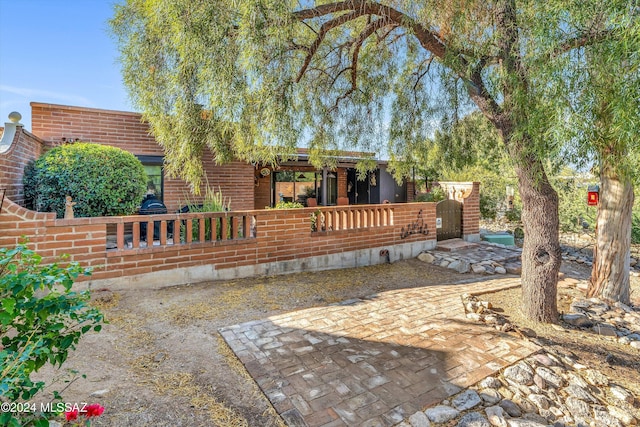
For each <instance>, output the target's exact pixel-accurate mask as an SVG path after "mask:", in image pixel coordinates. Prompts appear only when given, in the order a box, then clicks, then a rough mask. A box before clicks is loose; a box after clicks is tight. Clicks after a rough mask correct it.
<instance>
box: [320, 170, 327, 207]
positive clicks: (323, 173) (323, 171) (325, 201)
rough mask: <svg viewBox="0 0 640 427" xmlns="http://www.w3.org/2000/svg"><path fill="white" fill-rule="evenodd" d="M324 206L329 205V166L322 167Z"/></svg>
mask: <svg viewBox="0 0 640 427" xmlns="http://www.w3.org/2000/svg"><path fill="white" fill-rule="evenodd" d="M321 205H322V206H327V168H322V203H321Z"/></svg>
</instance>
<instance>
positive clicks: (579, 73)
mask: <svg viewBox="0 0 640 427" xmlns="http://www.w3.org/2000/svg"><path fill="white" fill-rule="evenodd" d="M558 3H559V4H554V5H553V6H555V7H556V11H558V8H559V7H566V5H565V4H562V3H561V2H558ZM549 6H551V5H549ZM555 16H558V15H557V14H556V15H555ZM550 18H551V17H550ZM551 19H554V18H551ZM555 19H558V18H555ZM564 20H565V22H568V23H570V25H572V26H579V27H587V26H589V27H591V28H598V29H600V31H602V30H607V31H611V32H612V33H613V35H614V36H613V37H608V38H607V39H605V40H601V41H599V42H598V43H594V44H590V45H586V46H584V48H582V49H580V50H577V51H575V52H573V53H572V55H570V56H567V57H566V58H565V59H564V61H558V63H557V64H555V65H556V66H558V65H560V67H559V69H562V71H563V72H564V75H565V79H564V80H561V81H558V80H556V81H553V83H554V85H553V91H554V95H555V97H556V99H558V98H559V97H558V94H563V96H562V97H560V98H562V100H563V101H564V102H559V103H558V106H559V108H558V113H559V114H558V117H557V118H558V122H557V123H556V124H555V125H554V126H553V127H552V128H553V129H556V130H558V131H559V135H561V137H563V138H564V139H565V140H566V141H568V142H569V144H568V147H567V148H568V154H569V155H570V156H571V158H573V159H574V161H580V160H582V161H583V163H584V160H585V159H589V160H595V164H594V165H593V166H594V171H596V172H597V173H598V174H599V176H600V203H599V206H598V218H597V222H596V245H595V248H594V262H593V269H592V273H591V278H590V280H589V288H588V290H587V296H589V297H593V296H598V297H602V298H605V299H608V300H613V301H621V302H625V303H629V301H630V291H629V261H630V251H629V249H630V244H631V219H632V209H633V202H634V194H633V184H634V183H638V182H639V181H638V180H639V179H640V173H639V171H640V54H639V52H640V3H639V2H637V1H631V2H630V1H613V2H610V3H609V2H607V3H606V4H605V3H601V2H594V3H590V2H587V3H585V4H581V7H580V8H576V9H575V10H574V11H573V13H572V14H571V15H565V17H564ZM560 86H561V87H560Z"/></svg>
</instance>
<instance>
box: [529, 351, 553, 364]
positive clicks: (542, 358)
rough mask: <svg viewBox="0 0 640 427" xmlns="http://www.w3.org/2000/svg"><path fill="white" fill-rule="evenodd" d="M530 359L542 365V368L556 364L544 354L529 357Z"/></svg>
mask: <svg viewBox="0 0 640 427" xmlns="http://www.w3.org/2000/svg"><path fill="white" fill-rule="evenodd" d="M531 358H532V359H534V360H535V361H537V362H539V363H541V364H543V365H544V366H555V365H557V364H558V362H557V361H555V360H553V359H554V358H551V356H550V355H548V354H544V353H536V354H534V355H533V356H531Z"/></svg>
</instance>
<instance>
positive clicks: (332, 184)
mask: <svg viewBox="0 0 640 427" xmlns="http://www.w3.org/2000/svg"><path fill="white" fill-rule="evenodd" d="M273 176H274V178H273V187H272V189H273V192H274V197H273V200H275V203H278V202H298V203H302V204H303V205H306V202H307V199H308V198H310V197H313V198H317V203H318V204H325V203H324V195H323V186H322V172H307V171H300V170H298V171H296V170H289V171H279V172H274V174H273ZM326 191H327V197H326V204H327V205H335V204H336V201H337V197H338V178H337V177H336V174H335V173H334V172H328V173H327V185H326Z"/></svg>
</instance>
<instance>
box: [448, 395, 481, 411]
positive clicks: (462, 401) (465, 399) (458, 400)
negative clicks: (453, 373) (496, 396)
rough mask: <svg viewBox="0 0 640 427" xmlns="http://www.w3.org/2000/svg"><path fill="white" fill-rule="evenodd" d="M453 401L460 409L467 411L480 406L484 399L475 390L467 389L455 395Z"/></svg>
mask: <svg viewBox="0 0 640 427" xmlns="http://www.w3.org/2000/svg"><path fill="white" fill-rule="evenodd" d="M451 403H452V404H453V406H454V407H455V408H456V409H457V410H458V411H466V410H467V409H471V408H474V407H476V406H478V405H479V404H480V403H482V399H480V396H478V393H476V391H475V390H467V391H465V392H463V393H460V394H459V395H457V396H456V397H454V398H453V400H452V401H451Z"/></svg>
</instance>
